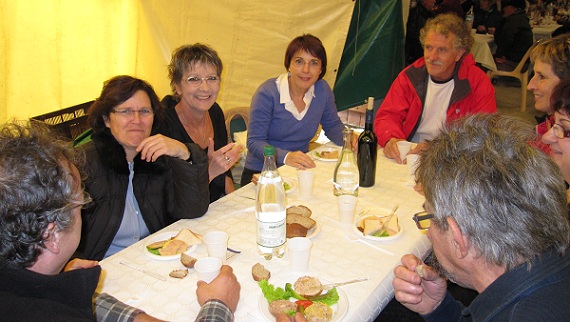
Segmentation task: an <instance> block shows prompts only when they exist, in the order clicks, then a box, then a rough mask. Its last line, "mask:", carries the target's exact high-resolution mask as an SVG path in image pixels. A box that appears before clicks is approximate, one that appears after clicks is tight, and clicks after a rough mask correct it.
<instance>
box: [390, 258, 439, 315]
mask: <svg viewBox="0 0 570 322" xmlns="http://www.w3.org/2000/svg"><path fill="white" fill-rule="evenodd" d="M420 265H422V266H423V269H422V275H423V276H421V277H420V275H418V273H417V272H416V267H418V266H420ZM394 275H395V278H394V280H393V281H392V285H393V286H394V296H395V297H396V299H397V300H398V301H399V302H400V303H402V305H404V306H405V307H407V308H408V309H410V310H412V311H414V312H417V313H419V314H428V313H431V312H433V310H435V309H436V308H437V307H438V306H439V304H440V303H441V301H442V300H443V298H444V297H445V294H446V292H447V281H446V280H445V279H444V278H443V277H441V276H440V275H439V274H438V273H437V272H436V271H435V270H433V269H432V268H431V267H429V266H427V265H425V264H422V261H421V260H420V259H419V258H417V257H416V256H414V255H411V254H407V255H404V256H403V257H402V265H400V266H398V267H396V268H395V269H394Z"/></svg>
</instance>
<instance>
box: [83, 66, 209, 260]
mask: <svg viewBox="0 0 570 322" xmlns="http://www.w3.org/2000/svg"><path fill="white" fill-rule="evenodd" d="M163 114H164V112H163V108H162V107H161V105H160V102H159V100H158V97H157V96H156V93H155V92H154V90H153V88H152V87H151V86H150V85H149V84H148V83H146V82H145V81H143V80H140V79H137V78H134V77H130V76H117V77H114V78H112V79H110V80H108V81H107V82H105V84H104V86H103V91H102V92H101V96H100V97H99V98H98V99H97V100H95V102H94V103H93V105H92V106H91V108H90V109H89V123H90V125H91V127H92V129H93V131H94V132H93V135H92V140H91V142H89V143H87V144H85V145H82V146H81V147H80V148H82V149H84V150H85V153H86V157H87V168H86V172H87V179H86V181H85V191H86V192H87V193H89V195H90V196H91V198H92V199H93V202H92V204H90V205H88V206H87V207H86V208H85V209H84V210H83V212H82V218H83V229H82V236H81V244H80V246H79V251H80V252H81V253H82V255H83V256H85V258H87V259H93V260H100V259H103V258H105V257H107V256H110V255H112V254H114V253H116V252H118V251H120V250H122V249H124V248H126V247H128V246H130V245H132V244H133V243H135V242H137V241H139V240H140V239H142V238H144V237H146V236H148V235H149V234H151V233H154V232H156V231H158V230H160V229H162V228H164V227H166V226H167V225H169V224H171V223H173V222H174V221H176V220H177V219H182V218H196V217H200V216H202V215H204V213H206V211H207V210H208V205H209V190H208V157H207V156H206V154H205V153H204V151H202V149H200V147H198V146H197V145H195V144H183V143H181V142H179V141H176V140H174V139H171V138H168V137H166V136H163V135H160V134H156V135H153V134H154V133H156V129H155V127H156V126H155V124H157V123H158V122H157V119H159V118H161V117H162V116H163Z"/></svg>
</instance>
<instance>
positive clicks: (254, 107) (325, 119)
mask: <svg viewBox="0 0 570 322" xmlns="http://www.w3.org/2000/svg"><path fill="white" fill-rule="evenodd" d="M285 69H286V70H287V73H284V74H281V75H280V76H279V77H277V78H271V79H269V80H267V81H265V82H264V83H263V84H261V86H260V87H259V88H258V89H257V91H256V93H255V95H254V96H253V99H252V101H251V110H250V120H249V126H248V133H247V148H248V154H247V158H246V161H245V167H244V170H243V174H242V177H241V185H242V186H244V185H246V184H248V183H249V182H250V181H251V178H252V176H253V174H255V173H259V172H261V168H262V167H263V147H264V146H266V145H273V146H275V151H276V155H277V166H282V165H283V164H287V165H289V166H292V167H295V168H297V169H303V170H304V169H308V168H314V167H315V163H314V162H313V160H312V159H311V158H310V157H309V156H308V155H307V154H306V152H308V150H309V143H310V141H311V139H312V138H313V137H314V136H315V133H316V132H317V129H318V127H319V124H321V125H322V127H323V130H324V131H325V134H326V136H327V137H328V138H329V139H330V140H331V141H333V142H334V143H336V144H338V145H342V130H343V128H344V125H343V124H342V122H341V121H340V118H339V117H338V114H337V110H336V105H335V102H334V95H333V92H332V91H331V88H330V86H329V85H328V84H327V82H326V81H325V80H323V79H322V78H323V76H324V75H325V73H326V70H327V54H326V51H325V48H324V46H323V44H322V42H321V41H320V40H319V39H318V38H317V37H315V36H313V35H310V34H306V35H303V36H299V37H297V38H295V39H293V41H291V43H289V46H288V47H287V51H286V52H285Z"/></svg>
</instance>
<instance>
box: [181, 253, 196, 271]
mask: <svg viewBox="0 0 570 322" xmlns="http://www.w3.org/2000/svg"><path fill="white" fill-rule="evenodd" d="M197 261H198V260H197V259H196V258H194V257H192V256H190V255H188V254H186V253H182V254H180V262H181V263H182V265H184V267H186V268H194V264H196V262H197Z"/></svg>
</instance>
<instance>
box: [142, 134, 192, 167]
mask: <svg viewBox="0 0 570 322" xmlns="http://www.w3.org/2000/svg"><path fill="white" fill-rule="evenodd" d="M136 151H137V152H140V153H141V159H143V160H146V161H147V162H154V161H156V159H158V157H160V156H163V155H168V156H171V157H174V158H180V159H182V160H188V158H190V151H189V150H188V148H187V147H186V145H184V144H183V143H182V142H180V141H177V140H174V139H171V138H169V137H167V136H164V135H162V134H156V135H153V136H149V137H148V138H146V139H144V140H142V142H141V143H139V145H138V146H137V150H136Z"/></svg>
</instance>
